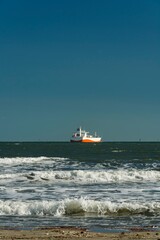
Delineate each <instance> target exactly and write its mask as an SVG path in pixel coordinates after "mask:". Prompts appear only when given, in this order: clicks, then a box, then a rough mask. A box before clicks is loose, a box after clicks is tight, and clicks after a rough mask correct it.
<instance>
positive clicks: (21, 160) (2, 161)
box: [0, 156, 68, 166]
mask: <svg viewBox="0 0 160 240" xmlns="http://www.w3.org/2000/svg"><path fill="white" fill-rule="evenodd" d="M66 159H68V158H62V157H43V156H41V157H15V158H0V165H3V166H4V165H19V164H20V165H22V164H31V163H39V162H44V163H45V162H48V161H49V162H54V161H63V160H66Z"/></svg>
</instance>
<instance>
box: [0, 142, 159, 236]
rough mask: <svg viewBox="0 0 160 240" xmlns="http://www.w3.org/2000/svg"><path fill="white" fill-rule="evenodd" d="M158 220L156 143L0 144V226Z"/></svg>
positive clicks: (100, 225) (109, 225)
mask: <svg viewBox="0 0 160 240" xmlns="http://www.w3.org/2000/svg"><path fill="white" fill-rule="evenodd" d="M159 222H160V143H159V142H151V143H149V142H147V143H143V142H137V143H136V142H134V143H131V142H129V143H128V142H120V143H98V144H93V143H92V144H91V143H54V142H53V143H52V142H45V143H40V142H37V143H35V142H28V143H26V142H24V143H21V142H20V143H19V142H16V143H12V142H11V143H9V142H6V143H0V226H7V227H18V228H32V227H37V226H57V225H58V226H82V227H87V228H89V229H98V230H100V231H102V229H103V230H105V231H107V230H109V229H112V230H113V229H114V231H115V230H117V229H126V228H130V227H133V226H142V227H147V226H154V227H156V226H158V227H159Z"/></svg>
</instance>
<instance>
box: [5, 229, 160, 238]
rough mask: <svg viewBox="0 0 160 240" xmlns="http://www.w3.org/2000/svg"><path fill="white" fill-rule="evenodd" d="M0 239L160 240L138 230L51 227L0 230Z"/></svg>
mask: <svg viewBox="0 0 160 240" xmlns="http://www.w3.org/2000/svg"><path fill="white" fill-rule="evenodd" d="M0 239H4V240H16V239H19V240H21V239H23V240H27V239H28V240H29V239H30V240H40V239H41V240H42V239H44V240H57V239H59V240H78V239H81V240H91V239H92V240H103V239H107V240H136V239H137V240H140V239H146V240H147V239H149V240H160V232H159V231H145V230H144V231H143V230H140V229H137V230H136V229H135V230H131V231H128V232H119V233H113V232H112V233H96V232H89V231H87V230H86V229H83V228H75V227H53V228H52V227H51V228H41V229H33V230H15V229H0Z"/></svg>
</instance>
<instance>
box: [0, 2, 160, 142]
mask: <svg viewBox="0 0 160 240" xmlns="http://www.w3.org/2000/svg"><path fill="white" fill-rule="evenodd" d="M79 125H81V126H83V127H84V128H85V129H86V130H88V131H90V132H92V130H93V131H97V132H98V133H99V134H100V135H101V136H102V137H103V140H105V141H136V140H139V139H142V140H145V141H150V140H151V141H154V140H160V1H159V0H130V1H128V0H14V1H13V0H0V141H14V140H15V141H30V140H31V141H34V140H41V141H47V140H48V141H68V140H69V138H70V136H71V134H72V132H73V131H74V130H75V129H76V128H77V127H78V126H79Z"/></svg>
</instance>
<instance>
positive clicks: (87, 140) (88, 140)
mask: <svg viewBox="0 0 160 240" xmlns="http://www.w3.org/2000/svg"><path fill="white" fill-rule="evenodd" d="M81 142H96V141H93V140H90V139H84V140H82V141H81Z"/></svg>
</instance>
